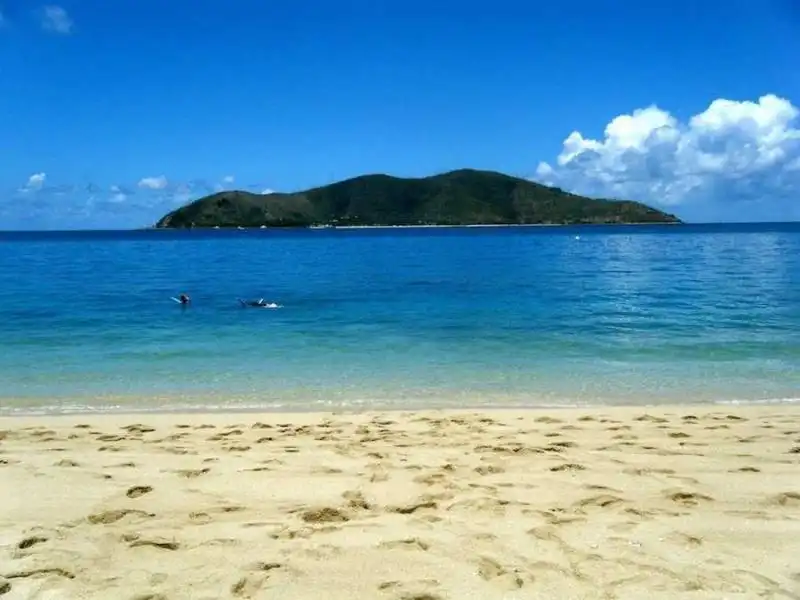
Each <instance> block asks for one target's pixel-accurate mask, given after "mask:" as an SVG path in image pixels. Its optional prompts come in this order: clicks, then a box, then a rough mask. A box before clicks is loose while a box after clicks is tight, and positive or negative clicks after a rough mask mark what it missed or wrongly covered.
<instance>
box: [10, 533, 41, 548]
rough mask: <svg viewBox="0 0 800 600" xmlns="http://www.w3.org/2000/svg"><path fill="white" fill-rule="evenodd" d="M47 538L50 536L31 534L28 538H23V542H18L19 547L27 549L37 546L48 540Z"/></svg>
mask: <svg viewBox="0 0 800 600" xmlns="http://www.w3.org/2000/svg"><path fill="white" fill-rule="evenodd" d="M47 539H48V538H46V537H43V536H40V535H34V536H31V537H27V538H25V539H24V540H22V541H21V542H19V543H18V544H17V549H19V550H27V549H28V548H30V547H31V546H35V545H37V544H43V543H44V542H46V541H47Z"/></svg>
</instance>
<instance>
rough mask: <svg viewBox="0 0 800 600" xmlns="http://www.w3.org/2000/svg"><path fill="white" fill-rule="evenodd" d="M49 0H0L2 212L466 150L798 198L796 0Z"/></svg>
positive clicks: (19, 220) (602, 174)
mask: <svg viewBox="0 0 800 600" xmlns="http://www.w3.org/2000/svg"><path fill="white" fill-rule="evenodd" d="M57 2H58V3H57V4H49V5H48V4H45V3H41V4H40V3H38V2H36V1H35V0H0V15H2V19H1V20H0V229H17V228H20V229H31V228H82V227H138V226H144V225H148V224H151V223H152V222H153V221H155V220H156V219H157V218H158V217H159V216H161V214H163V213H164V212H165V211H167V210H170V209H172V208H174V207H176V206H178V205H180V204H181V203H183V202H186V201H187V200H189V199H192V198H196V197H199V196H202V195H204V194H206V193H208V192H210V191H213V190H215V189H220V188H239V189H250V190H253V191H263V190H267V189H273V190H280V191H294V190H299V189H303V188H306V187H310V186H314V185H320V184H325V183H329V182H332V181H334V180H338V179H343V178H347V177H351V176H355V175H359V174H364V173H371V172H384V173H391V174H395V175H400V176H424V175H429V174H433V173H437V172H441V171H446V170H450V169H456V168H463V167H473V168H482V169H494V170H498V171H502V172H505V173H509V174H513V175H518V176H522V177H528V178H532V179H536V180H539V181H543V182H545V183H549V184H552V185H559V186H561V187H564V188H567V189H570V190H573V191H576V192H579V193H587V194H591V195H597V196H614V197H626V198H630V199H635V200H642V201H645V202H647V203H649V204H652V205H655V206H658V207H660V208H666V209H668V210H670V211H672V212H675V213H677V214H679V215H680V216H682V217H684V218H686V219H689V220H712V221H714V220H739V221H740V220H783V219H800V119H798V117H797V108H796V107H797V106H800V70H798V69H797V68H796V63H797V61H798V57H800V4H798V3H797V2H792V1H790V0H786V1H783V0H775V1H773V0H763V1H762V3H754V2H749V1H744V0H732V1H727V2H722V1H718V2H714V1H710V2H700V1H699V0H695V1H688V0H676V1H673V2H668V3H666V2H664V3H662V2H652V3H643V2H633V1H630V0H624V1H614V2H612V1H611V0H608V1H606V2H596V1H595V2H589V1H580V0H576V1H573V2H566V1H565V2H563V3H540V2H528V3H523V2H507V1H504V0H495V1H493V2H484V3H470V2H464V1H461V2H454V1H451V0H438V1H437V2H431V1H428V2H421V1H419V0H403V1H402V2H401V1H399V0H398V1H394V2H381V1H379V0H354V1H350V2H330V1H328V2H323V1H321V0H318V1H315V0H308V1H306V2H271V1H266V0H236V1H230V0H229V1H227V2H222V1H218V0H205V1H202V2H188V1H185V0H169V2H165V1H164V0H157V1H156V0H112V1H105V2H97V1H89V0H57ZM625 115H628V116H627V117H625ZM573 132H577V133H573Z"/></svg>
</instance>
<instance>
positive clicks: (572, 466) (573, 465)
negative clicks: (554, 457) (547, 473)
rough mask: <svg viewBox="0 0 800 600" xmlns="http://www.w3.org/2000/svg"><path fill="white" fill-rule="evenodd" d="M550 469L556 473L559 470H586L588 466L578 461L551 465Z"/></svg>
mask: <svg viewBox="0 0 800 600" xmlns="http://www.w3.org/2000/svg"><path fill="white" fill-rule="evenodd" d="M550 470H551V471H553V472H556V473H557V472H559V471H585V470H586V467H584V466H583V465H579V464H577V463H565V464H563V465H557V466H555V467H550Z"/></svg>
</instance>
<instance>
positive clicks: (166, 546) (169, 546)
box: [129, 539, 181, 550]
mask: <svg viewBox="0 0 800 600" xmlns="http://www.w3.org/2000/svg"><path fill="white" fill-rule="evenodd" d="M129 546H130V547H131V548H142V547H151V548H159V549H161V550H177V549H178V548H180V547H181V545H180V544H179V543H178V542H175V541H173V540H165V539H144V540H142V539H137V540H133V541H132V542H131V543H130V544H129Z"/></svg>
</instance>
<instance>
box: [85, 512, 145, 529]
mask: <svg viewBox="0 0 800 600" xmlns="http://www.w3.org/2000/svg"><path fill="white" fill-rule="evenodd" d="M129 515H131V516H136V517H140V518H143V519H149V518H153V517H155V514H153V513H148V512H145V511H143V510H125V509H122V510H107V511H104V512H101V513H96V514H92V515H89V516H88V517H86V520H87V521H89V523H91V524H92V525H110V524H111V523H116V522H117V521H119V520H121V519H124V518H125V517H127V516H129Z"/></svg>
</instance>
